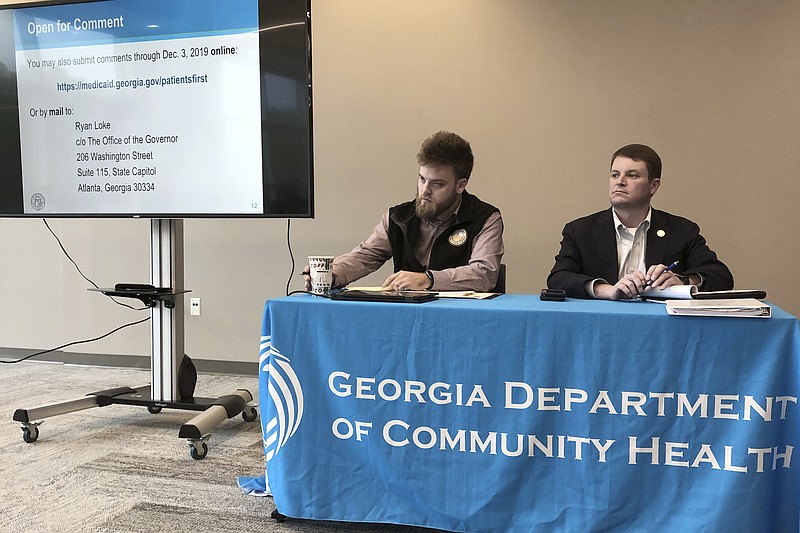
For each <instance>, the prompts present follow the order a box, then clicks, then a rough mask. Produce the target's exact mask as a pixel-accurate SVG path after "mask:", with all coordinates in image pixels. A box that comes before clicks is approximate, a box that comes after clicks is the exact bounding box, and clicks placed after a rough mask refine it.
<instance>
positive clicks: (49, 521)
mask: <svg viewBox="0 0 800 533" xmlns="http://www.w3.org/2000/svg"><path fill="white" fill-rule="evenodd" d="M149 379H150V376H149V371H146V370H139V369H126V368H105V367H93V366H70V365H63V364H59V363H37V362H24V363H19V364H2V365H0V383H2V386H0V451H1V452H2V453H0V476H1V477H0V480H2V482H0V532H2V533H5V532H15V533H16V532H50V531H52V532H58V533H69V532H85V531H96V532H115V533H116V532H126V533H128V532H141V533H162V532H167V531H170V532H176V533H177V532H184V531H185V532H227V531H231V532H234V531H235V532H251V531H252V532H261V533H263V532H272V531H275V532H295V531H298V532H340V531H359V532H370V531H380V532H384V533H395V532H397V533H399V532H403V533H408V532H423V531H432V530H426V529H423V528H412V527H402V526H393V525H377V524H349V523H336V522H319V521H307V520H293V519H287V520H286V521H285V522H282V523H279V522H277V521H275V520H273V519H272V518H270V514H271V513H272V511H273V510H274V509H275V507H274V504H273V502H272V499H271V498H258V497H254V496H247V495H245V494H244V493H243V492H242V491H241V489H239V487H238V486H237V485H236V478H237V477H238V476H258V475H261V474H262V473H263V468H264V454H263V448H262V444H261V425H260V422H259V421H257V422H249V423H248V422H244V421H243V420H242V418H241V416H238V417H236V418H232V419H228V420H225V421H224V422H223V423H222V424H220V425H219V426H217V428H215V429H214V430H213V431H212V435H211V438H210V440H209V441H208V445H209V451H208V455H207V457H206V458H205V459H202V460H199V461H196V460H193V459H192V458H190V457H189V452H188V450H189V448H188V446H187V444H186V442H185V440H184V439H179V438H178V430H179V429H180V426H181V425H182V424H184V423H186V422H188V421H189V420H190V419H191V418H193V417H194V416H195V415H196V414H197V412H194V411H179V410H166V409H165V410H163V411H162V412H161V413H158V414H155V415H153V414H150V413H148V411H147V409H146V408H144V407H136V406H126V405H111V406H108V407H99V408H97V407H96V408H92V409H87V410H84V411H79V412H76V413H69V414H64V415H59V416H55V417H51V418H47V419H45V420H44V423H43V424H42V425H41V426H40V427H39V431H40V435H39V438H38V440H37V441H36V442H34V443H31V444H28V443H25V442H24V441H23V439H22V431H21V429H20V427H19V423H17V422H15V421H14V420H13V419H12V416H13V414H14V411H15V410H16V409H19V408H24V409H32V408H34V407H40V406H42V405H48V404H51V403H54V402H61V401H66V400H73V399H76V398H80V397H83V396H84V395H86V394H87V393H90V392H95V391H100V390H105V389H110V388H114V387H122V386H131V387H137V386H141V385H146V384H148V383H149ZM237 388H245V389H248V390H249V391H250V392H251V393H252V394H253V396H254V397H256V398H257V397H258V380H257V378H254V377H241V376H232V375H221V374H200V375H199V376H198V381H197V388H196V390H195V394H196V395H197V396H203V397H217V396H221V395H225V394H231V393H232V392H233V391H234V390H235V389H237Z"/></svg>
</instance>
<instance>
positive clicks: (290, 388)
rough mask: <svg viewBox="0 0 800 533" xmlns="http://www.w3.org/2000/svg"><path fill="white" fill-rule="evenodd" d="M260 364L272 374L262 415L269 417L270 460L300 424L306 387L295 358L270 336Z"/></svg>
mask: <svg viewBox="0 0 800 533" xmlns="http://www.w3.org/2000/svg"><path fill="white" fill-rule="evenodd" d="M258 366H259V368H260V372H262V373H266V374H267V375H268V376H269V377H268V383H269V386H268V394H269V399H268V401H267V405H266V406H265V407H266V408H265V409H263V410H262V416H263V415H264V414H265V413H266V414H267V416H269V418H268V419H267V420H266V422H265V425H264V454H265V455H266V459H267V462H269V461H270V459H272V458H273V457H275V455H277V453H278V451H279V450H280V449H281V447H282V446H283V445H284V444H286V442H287V441H288V440H289V438H290V437H291V436H292V435H294V434H295V432H296V431H297V428H298V427H299V426H300V421H301V420H302V419H303V403H304V402H303V389H302V387H301V386H300V380H298V379H297V374H295V371H294V369H293V368H292V365H291V361H290V360H289V358H288V357H286V356H285V355H283V354H281V353H280V352H279V351H278V350H277V349H276V348H275V347H274V346H272V337H271V336H270V335H265V336H263V337H261V350H260V355H259V361H258Z"/></svg>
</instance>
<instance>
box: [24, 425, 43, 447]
mask: <svg viewBox="0 0 800 533" xmlns="http://www.w3.org/2000/svg"><path fill="white" fill-rule="evenodd" d="M38 438H39V428H37V427H36V426H33V427H24V428H22V440H24V441H25V442H27V443H28V444H30V443H31V442H36V439H38Z"/></svg>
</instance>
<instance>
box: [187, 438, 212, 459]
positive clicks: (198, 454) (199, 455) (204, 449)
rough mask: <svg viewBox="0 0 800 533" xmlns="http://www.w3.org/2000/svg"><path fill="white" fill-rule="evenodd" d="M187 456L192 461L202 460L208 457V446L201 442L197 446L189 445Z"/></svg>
mask: <svg viewBox="0 0 800 533" xmlns="http://www.w3.org/2000/svg"><path fill="white" fill-rule="evenodd" d="M189 455H190V456H191V457H192V459H196V460H199V459H203V458H204V457H205V456H206V455H208V446H207V445H206V443H205V442H201V443H199V445H198V444H190V445H189Z"/></svg>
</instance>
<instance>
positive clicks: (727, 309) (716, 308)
mask: <svg viewBox="0 0 800 533" xmlns="http://www.w3.org/2000/svg"><path fill="white" fill-rule="evenodd" d="M666 308H667V314H670V315H683V316H724V317H756V318H769V317H770V316H772V308H771V307H770V306H769V305H768V304H765V303H764V302H762V301H760V300H756V299H755V298H732V299H726V300H667V301H666Z"/></svg>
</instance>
